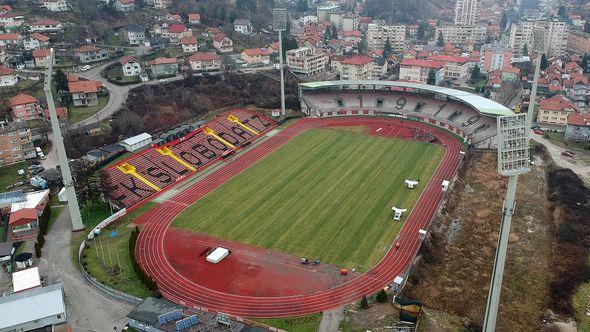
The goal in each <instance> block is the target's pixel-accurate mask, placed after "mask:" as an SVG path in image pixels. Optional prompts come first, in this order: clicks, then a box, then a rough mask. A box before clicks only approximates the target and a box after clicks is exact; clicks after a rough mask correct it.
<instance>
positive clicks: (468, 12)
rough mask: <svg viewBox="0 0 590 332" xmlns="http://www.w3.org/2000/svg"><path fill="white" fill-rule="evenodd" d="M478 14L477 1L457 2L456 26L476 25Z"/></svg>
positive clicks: (465, 0) (464, 0) (458, 0)
mask: <svg viewBox="0 0 590 332" xmlns="http://www.w3.org/2000/svg"><path fill="white" fill-rule="evenodd" d="M476 12H477V0H457V2H456V3H455V24H457V25H473V24H475V14H476Z"/></svg>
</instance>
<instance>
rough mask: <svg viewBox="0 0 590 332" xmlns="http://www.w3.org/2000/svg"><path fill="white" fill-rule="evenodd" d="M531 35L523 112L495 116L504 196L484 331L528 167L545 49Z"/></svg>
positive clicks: (491, 318) (492, 327)
mask: <svg viewBox="0 0 590 332" xmlns="http://www.w3.org/2000/svg"><path fill="white" fill-rule="evenodd" d="M533 38H534V44H533V46H534V47H533V50H534V52H536V53H537V59H536V60H537V61H536V64H535V75H534V78H533V86H532V88H531V96H530V101H529V107H528V110H527V113H526V114H517V115H510V116H503V117H499V118H498V125H497V128H498V173H500V174H502V175H505V176H508V188H507V189H506V197H505V198H504V204H503V207H502V223H501V225H500V236H499V237H498V247H497V248H496V256H495V259H494V269H493V272H492V280H491V281H490V290H489V294H488V301H487V305H486V312H485V317H484V323H483V331H485V332H494V331H496V321H497V318H498V308H499V304H500V291H501V290H502V278H503V276H504V265H505V262H506V252H507V250H508V240H509V236H510V226H511V223H512V216H513V215H514V210H515V207H516V203H515V196H516V187H517V183H518V175H519V174H523V173H526V172H528V171H529V158H530V156H529V154H530V152H529V146H528V142H529V140H530V138H531V123H532V119H533V111H534V109H535V99H536V96H537V83H538V80H539V72H540V68H541V56H542V54H543V53H544V52H545V36H544V30H542V29H535V31H534V35H533Z"/></svg>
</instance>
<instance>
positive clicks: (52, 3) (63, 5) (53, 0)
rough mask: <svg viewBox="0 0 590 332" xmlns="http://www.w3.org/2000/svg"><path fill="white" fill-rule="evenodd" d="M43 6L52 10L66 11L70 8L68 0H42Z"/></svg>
mask: <svg viewBox="0 0 590 332" xmlns="http://www.w3.org/2000/svg"><path fill="white" fill-rule="evenodd" d="M41 8H44V9H47V10H49V11H52V12H65V11H67V10H68V9H70V8H69V6H68V2H67V1H66V0H41Z"/></svg>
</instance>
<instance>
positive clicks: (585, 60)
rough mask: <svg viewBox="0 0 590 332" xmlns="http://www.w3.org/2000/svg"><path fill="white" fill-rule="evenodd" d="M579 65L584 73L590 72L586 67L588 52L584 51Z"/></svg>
mask: <svg viewBox="0 0 590 332" xmlns="http://www.w3.org/2000/svg"><path fill="white" fill-rule="evenodd" d="M580 66H581V67H582V70H583V71H584V74H587V73H588V72H590V68H588V54H587V53H584V57H583V58H582V63H581V64H580Z"/></svg>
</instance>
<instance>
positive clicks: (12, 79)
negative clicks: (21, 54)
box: [0, 66, 18, 86]
mask: <svg viewBox="0 0 590 332" xmlns="http://www.w3.org/2000/svg"><path fill="white" fill-rule="evenodd" d="M16 83H18V78H17V77H16V75H14V69H12V68H7V67H2V66H0V86H13V85H15V84H16Z"/></svg>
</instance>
